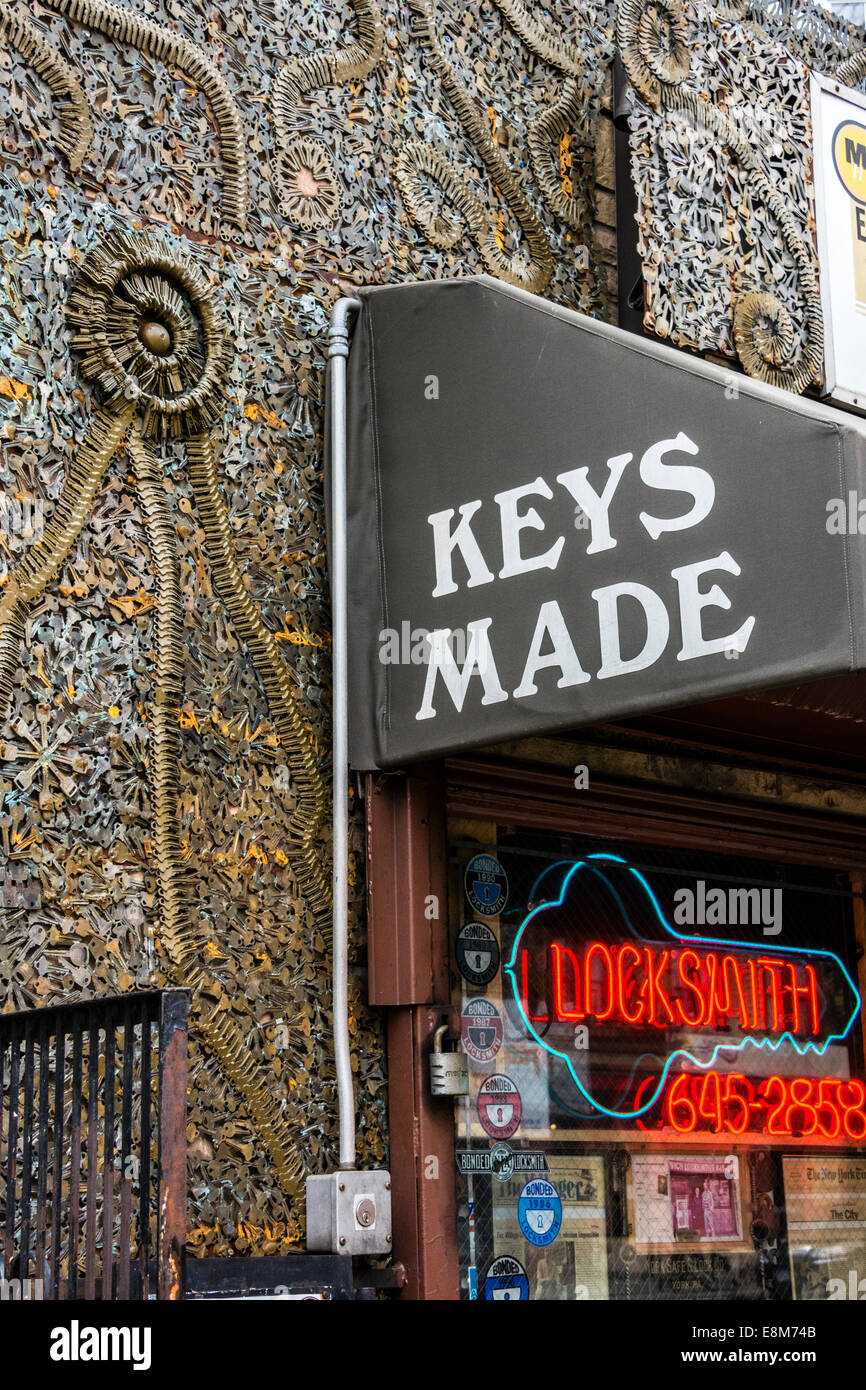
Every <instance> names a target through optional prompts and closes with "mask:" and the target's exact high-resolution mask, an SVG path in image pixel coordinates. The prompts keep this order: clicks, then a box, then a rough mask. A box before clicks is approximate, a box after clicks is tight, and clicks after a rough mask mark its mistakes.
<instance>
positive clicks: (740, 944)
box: [503, 854, 862, 1120]
mask: <svg viewBox="0 0 866 1390" xmlns="http://www.w3.org/2000/svg"><path fill="white" fill-rule="evenodd" d="M598 859H602V860H606V861H607V862H609V863H614V864H623V865H624V866H625V868H626V869H627V870H628V872H629V873H630V874H632V875H633V877H634V878H636V879H637V880H638V882H639V883H640V884H641V886H642V888H643V889H644V891H645V892H646V894H647V896H648V897H649V900H650V902H651V903H652V905H653V907H654V909H655V913H656V916H657V918H658V920H659V922H660V923H661V925H662V927H663V928H664V930H665V931H666V932H667V933H668V935H669V936H672V937H673V938H674V939H675V940H676V941H685V942H689V943H692V944H693V943H694V942H698V941H699V942H704V943H705V944H706V945H709V946H726V947H727V948H728V950H729V951H730V950H750V949H752V950H757V949H760V950H761V952H762V954H766V953H767V943H766V942H765V941H761V942H751V941H737V942H731V941H726V940H725V939H724V938H723V937H715V936H685V935H684V934H683V933H682V932H678V931H676V930H675V929H674V928H673V927H672V926H671V925H670V924H669V923H668V922H667V921H666V919H665V916H664V913H663V912H662V910H661V907H660V906H659V903H658V900H657V898H656V896H655V893H654V892H653V890H652V888H651V887H650V885H649V884H648V883H647V881H646V879H645V878H644V876H643V874H642V873H641V872H640V870H639V869H635V868H633V866H632V865H631V864H629V863H628V861H627V860H626V859H623V858H622V856H621V855H618V854H588V855H587V856H586V858H585V859H578V860H575V861H574V862H573V863H572V867H571V868H570V869H569V871H568V873H567V874H566V876H565V878H564V879H563V881H562V887H561V889H560V894H559V897H558V898H557V899H556V900H555V901H550V902H544V903H539V904H538V906H537V907H534V908H533V909H532V911H531V912H529V913H528V914H527V916H526V917H525V918H524V920H523V923H522V924H521V927H520V930H519V931H518V933H517V936H516V937H515V938H514V947H513V949H512V952H511V959H510V960H509V961H508V962H507V964H506V965H505V966H504V967H503V968H504V970H505V973H506V975H507V976H508V977H509V979H510V981H511V992H512V994H513V995H514V1002H515V1004H516V1005H517V1009H518V1012H519V1014H520V1017H521V1018H522V1019H523V1022H524V1024H525V1026H526V1029H527V1031H528V1032H529V1033H530V1034H531V1035H532V1037H533V1038H535V1041H536V1042H537V1043H538V1045H539V1046H540V1047H543V1048H544V1050H545V1052H549V1053H550V1055H551V1056H553V1057H560V1058H561V1059H562V1061H563V1062H565V1065H566V1066H567V1067H568V1070H569V1073H570V1075H571V1079H572V1081H573V1082H574V1084H575V1086H576V1087H577V1089H578V1090H579V1091H580V1093H581V1095H583V1096H585V1098H586V1099H587V1100H588V1101H589V1103H590V1105H591V1106H593V1108H594V1109H595V1110H599V1111H601V1113H602V1114H604V1115H609V1116H611V1118H612V1119H624V1120H636V1119H637V1118H638V1117H639V1116H640V1115H645V1114H646V1113H647V1111H648V1110H651V1109H652V1107H653V1106H654V1105H655V1103H656V1101H657V1100H658V1098H659V1096H660V1095H661V1093H662V1091H663V1089H664V1085H665V1082H666V1081H667V1078H668V1073H669V1072H670V1069H671V1067H672V1066H673V1064H674V1062H675V1061H676V1059H677V1058H678V1057H685V1058H687V1059H688V1060H689V1061H690V1062H692V1063H693V1064H694V1065H695V1066H696V1067H700V1068H702V1069H704V1070H706V1069H707V1068H708V1067H711V1066H712V1065H713V1063H714V1062H715V1061H716V1059H717V1057H718V1056H719V1054H720V1053H722V1052H741V1051H742V1050H743V1048H745V1047H755V1048H764V1049H768V1050H769V1051H770V1052H778V1050H779V1048H780V1047H781V1046H782V1044H783V1043H784V1042H786V1041H788V1042H790V1043H791V1045H792V1046H793V1048H794V1051H795V1052H796V1053H797V1054H798V1055H799V1056H801V1057H804V1056H805V1055H806V1053H807V1052H814V1053H815V1054H816V1055H817V1056H819V1057H822V1056H823V1055H824V1053H825V1052H826V1051H827V1048H828V1047H829V1046H830V1044H831V1043H834V1042H844V1041H845V1039H846V1038H847V1036H848V1034H849V1033H850V1031H851V1029H852V1027H853V1026H854V1020H855V1019H856V1018H857V1015H858V1014H859V1013H860V1009H861V1007H862V1000H861V997H860V993H859V990H858V989H857V986H856V985H855V984H854V981H853V980H852V979H851V976H850V975H849V974H848V971H847V969H846V967H845V965H844V964H843V962H842V961H841V960H840V959H839V957H838V956H837V955H836V954H835V952H834V951H822V950H819V949H815V950H811V949H809V948H808V947H805V946H787V947H782V948H780V949H779V950H778V952H777V954H779V955H785V954H788V955H801V956H812V957H815V956H824V957H826V958H827V959H829V960H833V961H835V962H836V964H837V965H838V967H839V969H840V970H841V971H842V974H843V975H844V977H845V979H846V980H847V981H848V984H849V985H850V987H851V992H852V994H853V995H854V999H855V1000H856V1003H855V1006H854V1010H853V1012H852V1014H851V1017H850V1018H849V1020H848V1023H847V1025H846V1027H845V1031H844V1032H842V1033H832V1034H830V1036H829V1037H828V1038H827V1039H826V1040H825V1041H824V1042H823V1043H821V1044H820V1045H819V1044H818V1043H812V1042H806V1043H803V1044H802V1046H801V1045H800V1043H798V1041H797V1039H796V1038H795V1037H794V1035H793V1033H782V1034H781V1036H780V1037H779V1038H778V1039H777V1040H776V1041H775V1042H774V1041H773V1039H772V1038H760V1039H756V1038H750V1037H745V1038H742V1039H741V1041H740V1042H738V1043H731V1042H727V1043H717V1044H716V1045H715V1047H714V1048H713V1052H712V1056H711V1057H710V1059H709V1061H707V1062H702V1061H700V1060H699V1059H698V1058H697V1057H695V1056H694V1054H693V1053H691V1052H689V1051H688V1050H687V1049H686V1048H677V1050H676V1051H675V1052H672V1053H671V1055H670V1057H669V1058H668V1060H667V1062H666V1063H665V1066H664V1069H663V1071H662V1074H661V1077H660V1078H659V1084H658V1086H657V1087H656V1089H655V1091H654V1092H653V1094H652V1098H651V1099H650V1100H649V1101H647V1103H646V1104H645V1105H642V1106H641V1107H640V1109H639V1110H609V1109H608V1108H607V1106H605V1105H602V1104H601V1103H600V1102H599V1101H597V1100H594V1099H593V1097H592V1096H591V1095H590V1094H589V1092H588V1091H587V1089H586V1087H585V1086H584V1085H583V1083H582V1082H581V1080H580V1078H579V1077H578V1075H577V1073H576V1072H575V1070H574V1065H573V1063H572V1060H571V1058H570V1057H569V1056H568V1055H567V1054H566V1053H565V1052H560V1051H558V1050H557V1048H555V1047H551V1046H550V1045H549V1044H548V1043H546V1042H545V1041H544V1039H543V1038H541V1037H539V1035H538V1033H537V1032H536V1031H535V1029H534V1028H533V1026H532V1024H531V1023H530V1021H529V1019H528V1017H527V1016H526V1014H525V1013H524V1011H523V1005H522V1004H521V1002H520V994H519V990H518V987H517V975H516V971H515V961H516V960H517V952H518V948H519V946H520V942H521V939H522V937H523V933H524V932H525V931H526V928H527V927H528V926H529V923H530V922H531V921H532V919H533V917H535V916H536V914H537V913H539V912H546V911H547V909H548V908H550V907H561V906H562V904H563V903H564V901H565V895H566V893H567V891H568V885H569V884H570V882H571V880H572V878H573V877H574V876H575V875H576V874H577V873H578V871H579V870H580V869H582V868H587V869H589V870H590V872H591V873H594V874H595V875H596V876H597V877H598V878H600V879H602V880H603V882H604V883H605V884H606V886H607V888H608V890H609V891H610V893H611V894H612V895H613V897H614V898H615V899H616V901H617V902H618V903H619V906H620V910H621V912H622V915H623V918H624V920H625V923H626V925H627V927H628V929H629V931H630V932H631V933H632V935H633V936H636V937H638V939H639V940H642V941H645V942H646V944H647V945H652V944H653V943H652V942H649V941H647V939H646V937H645V936H643V935H642V934H641V933H640V932H638V931H637V930H636V929H635V927H634V925H633V923H632V921H631V919H630V918H629V915H628V911H627V909H626V907H625V904H624V903H623V900H622V898H621V897H620V895H619V893H618V892H617V890H616V888H615V887H614V886H613V884H612V883H611V881H610V879H609V878H608V877H607V875H606V874H604V873H602V871H601V870H600V869H597V868H596V867H595V866H594V864H591V863H589V861H590V860H598ZM563 862H567V861H563ZM554 867H558V865H555V866H554ZM542 877H543V875H542ZM538 881H540V880H537V882H538Z"/></svg>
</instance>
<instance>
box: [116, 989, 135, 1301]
mask: <svg viewBox="0 0 866 1390" xmlns="http://www.w3.org/2000/svg"><path fill="white" fill-rule="evenodd" d="M123 1010H124V1011H123V1080H122V1083H121V1090H120V1097H121V1099H120V1237H119V1243H118V1260H119V1262H120V1263H119V1264H118V1268H117V1297H118V1298H119V1299H122V1300H124V1301H125V1300H128V1299H129V1282H130V1281H129V1276H130V1262H131V1259H132V1250H131V1248H130V1247H131V1244H132V1174H131V1172H130V1171H129V1169H130V1158H131V1155H132V1088H133V1075H132V1062H133V1057H134V1054H135V1018H134V1015H133V1012H132V1006H131V1005H130V1004H128V1003H127V1004H124V1006H123ZM140 1178H141V1163H140V1162H139V1180H140Z"/></svg>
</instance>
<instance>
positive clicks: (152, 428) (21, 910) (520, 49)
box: [0, 0, 862, 1254]
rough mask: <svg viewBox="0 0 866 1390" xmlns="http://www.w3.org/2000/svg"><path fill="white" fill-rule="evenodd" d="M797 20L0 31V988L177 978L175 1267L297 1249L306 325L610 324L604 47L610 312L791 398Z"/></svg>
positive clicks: (316, 930) (729, 9) (310, 586)
mask: <svg viewBox="0 0 866 1390" xmlns="http://www.w3.org/2000/svg"><path fill="white" fill-rule="evenodd" d="M807 13H808V15H809V16H810V19H809V24H808V25H804V24H803V23H801V22H799V21H798V22H797V24H794V23H793V20H792V15H793V14H794V11H793V10H792V9H791V7H790V6H788V5H786V4H783V3H777V4H775V5H773V4H771V3H764V4H762V5H760V6H758V5H757V4H756V5H753V6H751V7H747V6H746V5H745V4H739V3H728V4H726V5H724V6H718V7H716V8H715V9H713V8H710V7H707V6H703V5H698V4H694V5H692V4H685V3H684V0H683V3H680V0H670V3H665V4H663V5H662V4H658V5H650V6H648V7H646V6H640V5H635V4H632V3H631V0H622V3H620V5H619V6H618V7H617V6H616V5H614V4H606V3H602V0H587V3H581V4H579V5H576V6H575V5H568V4H565V3H559V0H557V3H555V4H551V5H549V6H546V7H544V9H542V8H541V7H537V6H531V5H529V4H527V3H525V0H468V2H467V3H461V4H453V3H452V4H450V5H448V6H446V5H445V4H444V3H441V0H385V2H384V3H379V0H352V3H351V4H349V3H345V4H343V3H338V0H322V3H316V4H312V5H296V4H293V3H290V2H289V0H237V2H235V0H233V3H231V4H222V5H220V4H217V5H213V4H211V3H209V2H208V3H205V0H183V2H182V3H181V2H180V0H124V3H123V4H113V3H108V0H44V3H43V2H42V0H38V2H37V0H34V3H32V4H29V3H25V2H24V0H3V3H2V4H0V276H2V294H0V353H2V358H3V360H2V364H0V484H2V504H3V512H2V517H0V580H2V585H0V703H2V710H0V715H2V724H0V864H2V871H3V881H2V887H0V907H2V931H0V997H2V1001H3V1003H4V1005H5V1007H6V1008H7V1009H11V1008H21V1007H30V1006H33V1005H37V1004H39V1003H44V1002H50V1001H57V1000H59V999H61V998H70V997H87V996H88V995H90V994H103V993H112V992H116V991H117V990H128V989H132V988H135V987H144V986H147V985H151V984H157V983H160V982H163V981H170V982H172V983H177V984H183V985H186V986H188V987H189V988H190V989H191V990H192V991H193V1001H194V1014H193V1022H194V1033H193V1037H194V1045H193V1057H192V1071H191V1075H192V1089H191V1094H190V1106H189V1132H188V1140H189V1162H190V1205H191V1211H190V1226H191V1228H192V1232H191V1238H190V1243H191V1248H192V1250H193V1252H194V1253H198V1254H204V1253H214V1254H225V1253H228V1252H229V1251H232V1250H234V1251H253V1252H255V1253H261V1254H269V1253H270V1254H273V1253H278V1252H281V1251H284V1250H286V1249H290V1248H291V1247H292V1246H293V1245H296V1244H297V1242H298V1240H299V1238H300V1234H301V1204H300V1203H299V1201H298V1196H299V1189H300V1185H301V1182H302V1177H303V1174H304V1172H305V1171H316V1170H317V1169H320V1168H322V1167H323V1166H324V1165H325V1164H326V1162H330V1161H332V1158H333V1148H334V1143H335V1130H336V1114H335V1099H334V1081H333V1073H332V1059H331V1056H330V1050H329V1048H330V1045H329V1039H330V1036H331V1031H332V1030H331V1020H330V998H329V984H328V981H329V958H328V953H329V924H330V897H329V883H328V859H329V853H328V836H327V833H326V830H325V817H326V812H327V805H328V777H329V768H328V753H327V745H328V714H329V691H328V678H329V661H328V643H329V637H328V611H327V603H326V592H325V584H326V563H325V561H326V557H325V550H324V519H323V517H324V509H323V499H322V462H321V447H322V413H321V403H322V391H323V367H324V344H325V341H326V331H327V318H328V312H329V308H330V305H331V304H332V303H333V301H334V300H335V299H336V298H337V297H338V296H339V294H340V293H344V292H347V291H351V288H352V286H353V285H355V284H360V283H370V282H386V281H391V280H400V279H405V278H409V277H421V278H430V277H434V276H436V277H442V276H449V275H454V274H464V273H473V272H476V271H478V270H481V269H486V270H488V271H489V272H490V273H492V274H494V275H497V276H500V277H501V278H503V279H505V280H508V281H509V282H510V283H513V284H517V285H522V286H524V287H525V288H528V289H530V290H534V291H536V292H539V293H544V294H546V295H548V296H549V297H551V298H553V299H555V300H557V301H558V302H561V303H564V304H568V305H570V306H572V307H575V308H578V309H580V310H582V311H583V312H587V313H592V314H595V315H599V316H602V317H611V316H612V314H613V308H612V300H611V290H610V285H609V283H608V282H607V280H606V279H605V277H604V275H603V273H602V272H603V267H602V266H601V264H600V260H599V257H598V255H597V254H596V247H595V244H594V232H593V222H594V216H595V199H594V163H595V156H596V139H597V131H598V123H599V119H600V111H601V102H602V90H603V86H604V81H605V74H606V72H607V70H608V68H609V65H610V62H611V60H612V57H613V54H614V51H615V49H616V47H617V45H619V47H620V50H621V52H622V56H623V59H624V62H625V65H626V69H627V71H628V73H629V76H630V79H631V81H632V84H633V86H634V88H635V93H636V97H635V109H634V113H633V117H632V137H631V138H632V153H633V166H634V175H635V179H636V182H637V186H638V192H639V218H640V223H639V227H640V236H641V247H642V254H643V260H644V275H645V285H646V294H647V301H646V302H647V321H648V324H649V326H650V327H652V328H653V329H654V330H655V331H656V332H658V333H660V334H661V335H662V336H667V337H669V338H671V340H672V341H674V342H677V343H681V344H683V345H688V346H693V347H697V348H699V349H701V350H712V351H715V352H721V353H726V354H728V355H733V354H734V353H735V352H737V353H739V356H740V359H741V361H742V363H743V365H744V367H745V369H746V370H747V371H750V372H753V373H754V374H757V375H762V376H764V377H765V378H766V379H769V380H774V381H776V382H777V383H778V384H782V385H785V386H787V387H789V388H790V389H794V390H801V389H803V387H804V386H806V385H808V384H809V382H811V381H815V380H816V379H817V377H818V375H819V372H820V365H819V364H820V334H821V324H820V314H819V312H818V308H817V299H816V293H817V290H816V269H815V264H814V256H813V253H812V251H811V241H810V238H809V235H808V225H807V222H808V218H807V214H806V213H805V210H806V209H807V208H808V206H809V202H808V198H809V189H810V183H809V170H808V154H807V151H808V120H807V114H806V112H805V109H804V100H805V98H804V95H803V92H804V88H803V86H802V81H803V73H804V68H803V61H804V60H806V61H810V62H812V63H814V64H815V65H816V66H819V67H822V68H823V69H824V70H828V69H830V68H833V69H835V70H838V71H839V73H840V75H841V74H842V73H843V72H844V73H847V74H849V76H847V77H845V78H844V79H843V80H851V81H855V80H859V78H860V76H861V74H862V59H861V56H860V54H861V50H860V48H859V42H860V38H861V37H862V36H860V35H859V34H858V33H857V32H856V31H853V30H848V29H846V28H845V27H844V26H842V25H840V24H838V23H836V22H834V21H831V20H829V19H827V18H826V17H824V18H822V16H821V12H820V11H818V10H817V9H814V8H811V7H810V8H808V10H807ZM719 54H721V55H722V58H720V59H719V60H718V61H716V58H717V57H718V55H719ZM725 84H727V85H725ZM731 93H734V94H735V95H736V102H733V103H732V102H731V100H730V99H729V97H730V94H731ZM749 102H751V103H752V106H753V107H754V109H755V110H756V111H759V112H760V113H772V119H774V120H777V122H778V130H779V140H780V141H781V145H782V153H781V155H779V156H776V155H775V154H774V153H773V150H772V149H768V148H766V147H764V146H761V145H760V144H759V143H756V141H755V139H754V137H753V136H750V132H749V130H748V129H747V128H746V127H745V126H744V125H743V123H742V121H740V120H739V119H738V114H739V115H742V110H741V109H740V108H742V107H743V106H744V104H745V105H748V103H749ZM738 104H739V105H738ZM767 118H768V119H770V118H771V117H770V116H768V117H767ZM675 228H676V229H679V230H678V232H677V233H676V242H677V245H676V247H675V248H674V250H675V260H674V261H673V262H670V261H669V260H668V259H667V257H668V254H669V252H670V250H671V249H672V246H671V243H672V238H674V235H675ZM743 248H745V250H744V249H743ZM746 250H747V251H748V254H746V253H745V251H746ZM738 257H739V260H738ZM740 261H742V265H743V269H742V270H741V271H740V270H737V269H736V267H737V266H739V265H740ZM732 265H733V266H734V267H735V273H733V274H732V273H731V267H732ZM690 277H691V278H690ZM360 846H361V839H360V827H358V831H357V836H356V854H355V877H356V886H357V892H356V901H355V908H356V912H355V924H354V944H353V951H354V968H355V976H354V983H353V990H352V1012H351V1019H350V1031H351V1033H352V1036H353V1041H354V1044H355V1051H354V1057H353V1066H354V1067H355V1068H356V1080H357V1089H358V1097H359V1108H360V1121H361V1123H360V1141H361V1143H362V1144H363V1146H364V1150H365V1154H366V1157H367V1159H368V1161H376V1160H383V1159H384V1157H385V1145H386V1136H385V1119H384V1101H385V1084H386V1079H385V1074H384V1059H383V1052H384V1049H383V1039H382V1035H381V1023H380V1021H379V1019H378V1018H377V1017H376V1016H374V1015H373V1014H372V1013H371V1011H369V1010H368V1009H367V1008H366V1006H365V1004H364V969H363V967H364V955H363V932H362V931H361V929H360V918H361V893H360V879H361V856H360Z"/></svg>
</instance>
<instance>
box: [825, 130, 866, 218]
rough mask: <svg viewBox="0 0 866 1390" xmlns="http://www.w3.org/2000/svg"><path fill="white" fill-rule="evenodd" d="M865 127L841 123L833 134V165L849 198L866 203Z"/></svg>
mask: <svg viewBox="0 0 866 1390" xmlns="http://www.w3.org/2000/svg"><path fill="white" fill-rule="evenodd" d="M864 160H866V126H862V125H860V123H859V122H858V121H843V122H842V124H841V125H838V126H837V127H836V129H835V131H834V132H833V163H834V164H835V166H836V173H837V174H838V175H839V182H840V183H841V184H842V187H843V188H844V190H845V192H846V193H847V194H848V197H849V198H853V199H854V201H855V202H856V203H866V164H864Z"/></svg>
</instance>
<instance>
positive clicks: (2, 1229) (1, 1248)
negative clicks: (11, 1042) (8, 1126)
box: [0, 1037, 9, 1279]
mask: <svg viewBox="0 0 866 1390" xmlns="http://www.w3.org/2000/svg"><path fill="white" fill-rule="evenodd" d="M5 1080H6V1039H5V1038H4V1037H0V1172H2V1170H3V1083H4V1081H5ZM8 1209H9V1202H8V1194H7V1202H6V1211H7V1212H8ZM6 1221H7V1216H6V1214H5V1213H4V1216H3V1225H2V1226H0V1237H2V1241H0V1252H2V1256H3V1261H4V1263H3V1276H4V1278H7V1279H8V1278H9V1275H8V1273H7V1271H6V1264H5V1260H6Z"/></svg>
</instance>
